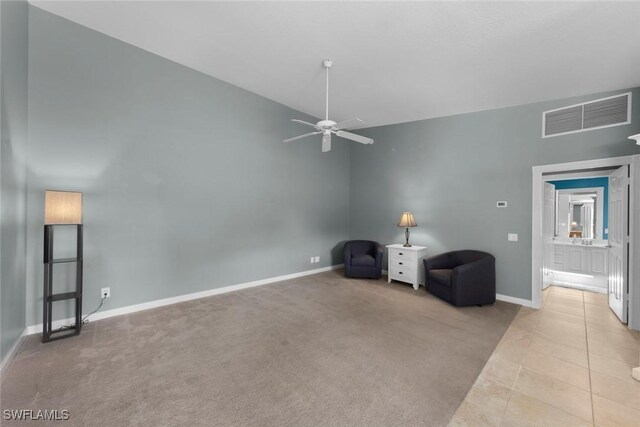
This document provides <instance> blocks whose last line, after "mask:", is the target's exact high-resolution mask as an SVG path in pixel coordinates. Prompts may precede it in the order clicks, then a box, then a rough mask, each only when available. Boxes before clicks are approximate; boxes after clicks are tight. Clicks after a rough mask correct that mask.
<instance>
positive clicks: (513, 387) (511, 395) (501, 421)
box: [499, 297, 546, 426]
mask: <svg viewBox="0 0 640 427" xmlns="http://www.w3.org/2000/svg"><path fill="white" fill-rule="evenodd" d="M545 301H546V297H545V298H543V301H542V307H544V302H545ZM542 307H541V308H540V309H539V312H540V313H542ZM520 311H522V308H520ZM520 311H519V312H518V313H517V314H516V317H517V315H518V314H519V313H520ZM514 321H515V317H514V318H513V320H512V321H511V325H509V328H511V327H512V325H513V322H514ZM538 323H540V316H539V315H538V319H537V320H536V322H535V325H534V327H533V330H532V331H531V334H530V335H529V341H528V342H527V348H526V350H525V354H526V353H527V351H529V346H530V345H531V340H532V338H533V334H534V333H535V330H536V329H538ZM507 330H508V329H507ZM522 358H523V359H524V354H523V355H522ZM521 372H522V359H521V360H520V363H518V373H517V374H516V378H515V379H514V380H513V384H511V387H510V393H509V399H507V404H506V405H504V409H503V410H502V414H501V415H500V424H499V425H500V426H502V425H503V424H504V416H505V414H506V413H507V408H508V407H509V403H511V398H512V397H513V393H514V391H516V390H515V387H516V383H517V382H518V378H520V373H521Z"/></svg>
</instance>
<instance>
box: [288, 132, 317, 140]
mask: <svg viewBox="0 0 640 427" xmlns="http://www.w3.org/2000/svg"><path fill="white" fill-rule="evenodd" d="M320 133H322V132H311V133H305V134H304V135H300V136H294V137H293V138H289V139H285V140H284V141H282V142H291V141H295V140H297V139H302V138H306V137H308V136H311V135H318V134H320Z"/></svg>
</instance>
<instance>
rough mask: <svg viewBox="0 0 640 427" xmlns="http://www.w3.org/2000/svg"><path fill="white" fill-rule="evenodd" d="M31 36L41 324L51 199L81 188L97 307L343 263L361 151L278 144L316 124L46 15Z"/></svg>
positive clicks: (88, 293)
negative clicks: (314, 259) (352, 168)
mask: <svg viewBox="0 0 640 427" xmlns="http://www.w3.org/2000/svg"><path fill="white" fill-rule="evenodd" d="M29 36H30V45H29V152H28V160H29V161H28V169H29V171H28V182H29V185H28V202H29V212H28V254H27V256H28V264H27V276H28V277H27V323H28V324H29V325H31V324H37V323H40V322H41V304H42V289H41V287H42V238H43V237H42V224H43V220H44V206H43V204H44V191H45V189H64V190H76V191H82V192H83V193H84V203H85V206H84V214H85V220H84V227H85V265H84V266H85V276H84V278H85V295H84V306H85V312H88V311H90V310H92V309H93V308H94V307H96V306H97V304H98V302H99V296H100V288H101V287H104V286H110V287H111V294H112V297H111V298H110V299H109V300H107V303H106V304H105V306H104V308H103V310H108V309H112V308H117V307H122V306H127V305H131V304H136V303H142V302H147V301H152V300H156V299H160V298H166V297H171V296H176V295H181V294H187V293H191V292H197V291H203V290H208V289H212V288H216V287H221V286H225V285H231V284H236V283H243V282H247V281H252V280H257V279H262V278H267V277H273V276H278V275H283V274H289V273H294V272H299V271H304V270H309V269H312V268H319V267H324V266H329V265H332V264H338V263H340V253H339V251H337V250H336V249H335V247H336V245H337V244H338V243H339V242H340V241H343V240H345V239H346V238H347V236H348V203H349V200H348V197H349V185H348V184H349V170H348V168H349V148H348V146H347V144H339V143H338V144H334V147H333V149H332V151H331V152H330V153H329V154H323V153H322V152H321V148H320V140H319V139H317V140H312V139H309V140H304V141H301V142H299V143H295V144H286V145H285V144H283V143H282V142H281V141H282V139H284V138H287V137H291V136H295V135H297V134H301V133H302V132H305V131H307V129H305V128H303V127H300V126H299V125H295V124H292V123H290V122H289V119H291V118H301V119H307V120H313V119H312V118H311V117H308V116H305V115H303V114H301V113H299V112H297V111H294V110H292V109H289V108H286V107H284V106H282V105H280V104H277V103H275V102H272V101H269V100H267V99H265V98H262V97H259V96H257V95H255V94H252V93H249V92H247V91H244V90H241V89H239V88H237V87H235V86H232V85H229V84H226V83H224V82H221V81H219V80H216V79H214V78H212V77H210V76H206V75H204V74H201V73H198V72H196V71H194V70H192V69H189V68H186V67H184V66H181V65H178V64H176V63H174V62H171V61H169V60H166V59H163V58H161V57H158V56H156V55H153V54H150V53H148V52H145V51H143V50H141V49H138V48H135V47H132V46H130V45H127V44H125V43H123V42H121V41H118V40H115V39H112V38H110V37H108V36H105V35H103V34H101V33H98V32H95V31H92V30H89V29H87V28H85V27H82V26H79V25H77V24H74V23H72V22H70V21H67V20H64V19H62V18H60V17H57V16H55V15H52V14H49V13H47V12H44V11H42V10H40V9H37V8H35V7H31V8H30V25H29ZM59 237H60V238H61V239H63V240H65V239H66V237H67V236H66V235H65V233H61V234H59ZM67 249H68V248H66V247H59V248H56V250H58V254H57V255H58V256H64V255H66V253H64V252H65V251H66V250H67ZM312 255H319V256H320V257H321V262H320V263H319V264H310V263H309V257H310V256H312ZM56 274H58V273H56ZM65 274H66V272H65V270H64V268H61V271H60V275H61V276H59V277H62V276H64V275H65ZM54 286H56V287H57V289H62V288H63V287H64V284H63V283H62V282H59V283H58V284H57V285H56V284H54ZM55 310H58V311H57V313H58V315H56V316H55V317H56V318H60V317H66V316H68V315H69V314H70V311H69V310H68V307H65V306H64V305H62V304H60V307H58V306H57V305H56V308H55Z"/></svg>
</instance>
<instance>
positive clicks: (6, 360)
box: [0, 329, 28, 375]
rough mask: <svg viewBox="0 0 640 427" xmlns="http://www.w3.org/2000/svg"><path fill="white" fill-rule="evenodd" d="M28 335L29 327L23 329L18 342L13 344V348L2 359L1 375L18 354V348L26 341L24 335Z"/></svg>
mask: <svg viewBox="0 0 640 427" xmlns="http://www.w3.org/2000/svg"><path fill="white" fill-rule="evenodd" d="M27 335H28V334H27V329H25V330H24V331H22V333H21V334H20V336H19V337H18V339H17V340H16V342H14V343H13V345H12V346H11V348H10V349H9V351H8V352H7V354H6V355H5V356H4V358H3V359H2V360H1V361H0V375H1V374H2V373H3V372H4V370H5V368H6V367H7V366H9V363H11V360H12V359H13V356H15V355H16V352H17V351H18V349H19V348H20V346H21V345H22V341H24V337H25V336H27Z"/></svg>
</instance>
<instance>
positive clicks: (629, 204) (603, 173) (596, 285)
mask: <svg viewBox="0 0 640 427" xmlns="http://www.w3.org/2000/svg"><path fill="white" fill-rule="evenodd" d="M639 165H640V156H639V155H635V156H626V157H617V158H608V159H597V160H588V161H582V162H573V163H563V164H555V165H544V166H535V167H533V212H532V214H533V215H532V219H533V223H532V232H533V234H532V255H533V256H532V306H533V307H535V308H540V305H541V296H542V291H543V289H546V288H548V287H549V286H558V287H566V288H574V289H579V290H582V291H588V292H594V293H599V294H603V297H604V296H605V295H606V299H607V301H608V305H609V308H610V309H611V310H612V311H613V312H614V313H615V315H616V316H617V317H618V319H620V322H622V323H628V324H629V327H631V328H632V329H636V330H640V244H639V243H640V237H639V234H640V213H639V212H640V206H639V205H640V194H639V190H640V183H639V182H640V177H639V176H638V171H640V166H639Z"/></svg>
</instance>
